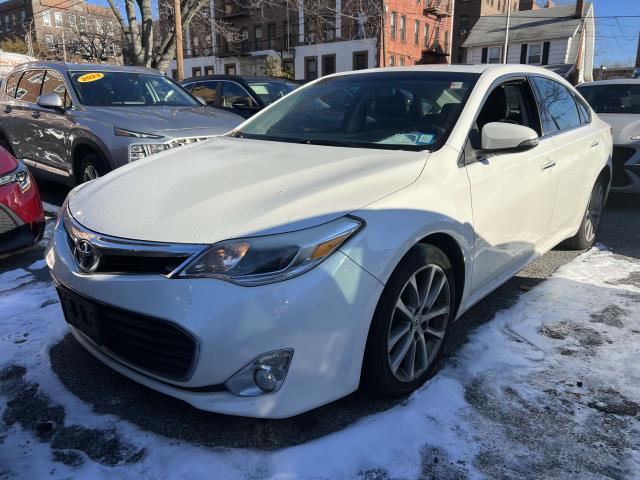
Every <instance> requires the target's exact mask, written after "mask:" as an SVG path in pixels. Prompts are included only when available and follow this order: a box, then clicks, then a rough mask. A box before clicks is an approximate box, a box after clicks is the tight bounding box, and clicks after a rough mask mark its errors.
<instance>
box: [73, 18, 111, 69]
mask: <svg viewBox="0 0 640 480" xmlns="http://www.w3.org/2000/svg"><path fill="white" fill-rule="evenodd" d="M65 42H66V48H67V52H68V53H69V54H72V55H78V56H80V57H82V58H83V59H84V60H85V61H89V62H92V63H98V62H103V61H107V60H108V59H110V58H112V59H115V58H117V57H119V56H120V53H121V52H122V41H121V36H120V32H119V29H118V30H116V29H114V25H113V23H112V20H111V19H110V18H108V17H96V18H95V20H94V21H92V22H89V23H88V25H80V26H72V27H71V28H66V29H65Z"/></svg>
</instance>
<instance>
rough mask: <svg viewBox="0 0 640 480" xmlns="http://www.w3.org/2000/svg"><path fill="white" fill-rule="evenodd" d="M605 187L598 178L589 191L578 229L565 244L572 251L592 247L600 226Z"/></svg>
mask: <svg viewBox="0 0 640 480" xmlns="http://www.w3.org/2000/svg"><path fill="white" fill-rule="evenodd" d="M606 191H607V185H606V182H605V181H604V180H603V179H602V178H599V179H598V181H597V182H596V184H595V185H594V186H593V190H592V191H591V197H589V203H588V204H587V209H586V211H585V213H584V216H583V217H582V223H581V224H580V229H579V230H578V233H576V234H575V235H574V236H573V237H571V238H570V239H568V240H567V241H566V242H565V244H566V246H567V247H569V248H571V249H572V250H587V249H588V248H591V247H592V246H593V243H594V242H595V239H596V233H597V232H598V227H599V226H600V218H601V217H602V209H603V208H604V203H605V200H606Z"/></svg>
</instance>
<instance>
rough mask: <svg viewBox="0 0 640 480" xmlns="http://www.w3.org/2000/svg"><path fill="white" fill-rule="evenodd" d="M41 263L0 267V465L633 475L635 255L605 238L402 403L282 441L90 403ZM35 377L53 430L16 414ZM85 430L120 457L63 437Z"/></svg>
mask: <svg viewBox="0 0 640 480" xmlns="http://www.w3.org/2000/svg"><path fill="white" fill-rule="evenodd" d="M42 267H43V265H42V264H40V263H37V264H33V265H31V267H29V268H28V269H26V270H14V271H11V272H6V273H3V274H2V275H0V302H1V305H2V308H1V309H0V342H1V345H0V371H3V372H4V373H3V374H2V375H4V377H3V376H0V415H3V416H4V419H5V422H0V477H2V476H3V472H4V473H5V474H6V475H11V474H14V475H16V476H17V477H19V478H45V477H47V476H52V477H55V478H114V479H116V478H117V479H122V478H136V479H137V478H184V479H192V478H221V479H222V478H224V479H235V478H275V479H292V478H316V479H324V478H327V479H328V478H331V479H342V478H345V479H346V478H369V479H374V478H379V479H386V478H411V479H413V478H438V479H449V478H450V479H453V478H461V479H464V478H500V477H503V478H504V477H507V478H524V477H541V476H546V477H548V478H564V479H569V478H576V479H578V478H580V479H585V478H602V477H615V478H640V453H639V451H638V448H639V447H638V446H639V445H640V420H639V418H640V405H639V402H640V347H639V345H640V281H639V280H640V263H633V262H631V261H628V260H625V259H622V258H619V257H616V256H615V255H613V254H612V253H610V252H607V251H605V250H601V249H594V250H592V251H590V252H588V253H586V254H583V255H581V256H580V257H578V258H577V259H576V260H574V261H573V262H571V263H569V264H567V265H565V266H564V267H562V268H561V269H559V270H558V272H556V274H554V275H553V277H551V278H550V279H548V280H546V281H544V282H542V283H541V284H540V285H539V286H537V287H535V288H534V289H532V290H531V291H529V292H528V293H526V294H523V295H522V297H521V298H520V300H519V301H518V303H517V304H516V305H515V306H514V307H513V308H510V309H509V310H505V311H502V312H499V313H497V315H496V317H495V319H494V320H493V321H491V322H489V323H488V324H485V325H483V326H481V327H479V328H478V329H477V330H476V331H475V332H474V333H473V334H472V335H471V336H470V338H469V340H468V341H467V343H466V344H465V346H464V347H463V348H462V349H461V350H460V351H459V352H458V353H457V354H456V355H455V357H454V358H452V359H451V360H450V361H449V362H448V364H447V366H445V367H444V368H443V369H442V370H441V371H440V372H439V373H438V374H437V375H436V376H435V377H434V378H433V379H432V380H431V381H429V382H428V383H427V384H426V385H425V386H424V387H423V388H421V389H420V390H419V391H418V392H416V393H415V394H414V395H412V396H411V397H410V398H409V399H408V400H407V401H406V402H403V403H402V404H399V405H398V406H396V407H394V408H392V409H390V410H388V411H386V412H383V413H379V414H375V415H371V416H369V417H365V418H363V419H361V420H360V421H357V422H356V423H355V424H353V425H351V426H349V427H348V428H346V429H344V430H342V431H339V432H336V433H333V434H330V435H327V436H325V437H323V438H320V439H318V440H314V441H311V442H309V443H306V444H303V445H298V446H295V447H290V448H285V449H282V450H278V451H275V452H260V451H253V450H243V449H205V448H201V447H196V446H193V445H189V444H187V443H184V442H176V441H174V440H171V439H168V438H164V437H161V436H158V435H155V434H151V433H148V432H145V431H142V430H141V429H139V428H138V427H136V426H134V425H132V424H130V423H128V422H125V421H123V420H121V419H119V418H117V417H116V416H114V415H102V414H97V413H94V412H92V411H91V409H90V408H89V407H88V406H87V405H86V404H85V403H83V402H82V401H81V400H80V399H78V398H77V397H75V396H74V395H72V394H71V393H69V392H68V391H67V390H66V389H65V388H64V387H63V385H62V383H61V382H60V380H59V379H58V378H57V377H56V375H55V374H54V373H53V372H52V371H51V367H50V362H49V357H48V355H49V348H50V347H51V346H53V345H54V344H56V343H57V342H59V341H60V340H61V339H62V338H63V336H64V335H65V334H66V326H65V324H64V321H63V318H62V314H61V311H60V307H59V304H58V303H57V299H56V295H55V291H54V289H53V288H52V287H51V285H50V284H49V283H46V282H42V281H37V280H36V279H35V276H34V275H35V270H37V269H39V268H42ZM9 364H13V365H18V366H21V367H24V369H25V370H24V371H16V370H15V368H16V367H13V368H14V369H13V370H7V368H6V367H7V365H9ZM3 368H4V370H3ZM87 381H91V382H96V388H99V385H100V383H99V382H100V379H92V378H89V379H87ZM3 382H4V383H3ZM3 385H4V386H3ZM29 385H31V386H33V385H39V391H38V392H39V394H40V395H41V397H43V398H44V399H45V400H43V401H45V402H46V401H47V400H46V399H48V401H50V402H51V403H55V404H58V405H62V406H63V407H64V408H63V409H58V410H56V409H55V408H49V411H50V413H51V412H57V413H55V415H58V417H56V418H58V420H54V421H53V425H52V432H50V433H47V432H42V431H41V430H42V429H43V428H45V427H46V425H45V427H40V429H39V428H38V426H36V427H35V428H30V427H29V425H28V424H29V420H28V418H29V417H28V415H27V414H24V412H23V413H22V414H21V413H20V408H19V407H20V405H19V404H18V403H20V402H17V401H16V399H17V398H31V399H33V398H35V397H37V394H35V393H34V392H33V391H32V392H31V397H29V396H26V397H24V396H23V397H20V395H22V394H23V393H24V391H29ZM124 394H126V392H123V395H124ZM40 400H42V398H40ZM23 402H24V400H23ZM61 410H63V412H62V411H61ZM16 412H18V413H16ZM144 414H145V412H142V411H141V412H140V415H144ZM51 415H52V416H54V417H55V415H54V414H53V413H51ZM15 418H18V419H19V420H17V421H16V420H12V419H15ZM20 419H21V420H20ZM7 420H8V421H7ZM56 422H57V423H56ZM7 424H9V425H7ZM301 424H302V425H304V422H301ZM185 428H188V425H185ZM212 428H215V425H212ZM45 429H46V428H45ZM82 429H84V430H82ZM88 429H91V431H94V432H95V431H100V432H103V437H102V438H103V440H105V441H107V440H109V439H110V440H109V441H111V442H112V443H113V442H116V441H117V442H120V443H118V445H119V448H120V450H119V452H120V454H118V455H112V456H109V455H108V454H107V453H104V452H103V453H100V454H96V453H95V452H94V451H92V450H90V449H87V448H84V447H83V446H82V445H79V446H76V447H69V445H70V444H71V445H73V444H74V443H73V442H71V443H69V442H67V443H65V442H63V441H62V440H61V437H64V438H69V437H71V438H83V437H82V431H86V430H88ZM58 431H59V433H57V432H58ZM78 432H80V433H78ZM104 432H106V433H104ZM63 433H64V435H63ZM74 435H75V437H74ZM107 437H108V438H107ZM114 439H115V440H114ZM117 442H116V443H117ZM76 443H78V442H76ZM60 445H63V446H62V447H60ZM122 452H124V453H122ZM105 459H106V460H105Z"/></svg>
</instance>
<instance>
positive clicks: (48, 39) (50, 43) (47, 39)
mask: <svg viewBox="0 0 640 480" xmlns="http://www.w3.org/2000/svg"><path fill="white" fill-rule="evenodd" d="M44 43H46V44H47V47H49V48H53V35H45V36H44Z"/></svg>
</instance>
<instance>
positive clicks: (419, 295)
mask: <svg viewBox="0 0 640 480" xmlns="http://www.w3.org/2000/svg"><path fill="white" fill-rule="evenodd" d="M454 299H455V283H454V277H453V270H452V268H451V262H450V261H449V259H448V258H447V256H446V255H445V254H444V252H442V250H440V249H439V248H437V247H435V246H433V245H429V244H420V245H416V246H414V247H413V248H412V249H411V250H409V252H408V253H407V255H406V256H405V257H404V258H403V259H402V261H401V262H400V264H399V265H398V266H397V267H396V270H395V271H394V272H393V274H392V275H391V278H390V279H389V282H388V283H387V285H386V287H385V289H384V290H383V292H382V295H381V297H380V301H379V302H378V306H377V307H376V311H375V314H374V317H373V321H372V324H371V328H370V330H369V337H368V338H367V346H366V349H365V357H364V364H363V373H362V381H363V384H364V386H365V387H366V388H368V389H369V390H372V391H374V392H376V393H380V394H383V395H388V396H400V395H405V394H407V393H410V392H412V391H413V390H415V389H416V388H417V387H419V386H420V385H421V384H422V383H423V382H424V381H425V380H426V379H427V376H428V375H429V373H430V372H431V371H432V370H433V367H434V365H435V364H436V363H437V360H438V358H439V357H440V355H441V352H442V345H443V343H444V339H445V337H446V334H447V331H448V327H449V324H450V323H451V322H452V321H453V316H454V313H455V300H454Z"/></svg>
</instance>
